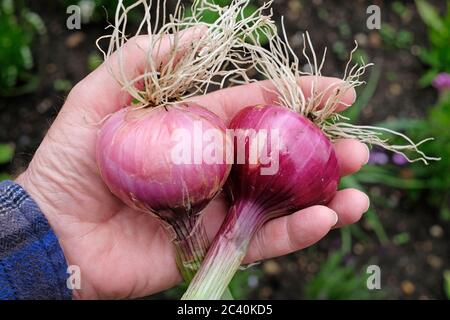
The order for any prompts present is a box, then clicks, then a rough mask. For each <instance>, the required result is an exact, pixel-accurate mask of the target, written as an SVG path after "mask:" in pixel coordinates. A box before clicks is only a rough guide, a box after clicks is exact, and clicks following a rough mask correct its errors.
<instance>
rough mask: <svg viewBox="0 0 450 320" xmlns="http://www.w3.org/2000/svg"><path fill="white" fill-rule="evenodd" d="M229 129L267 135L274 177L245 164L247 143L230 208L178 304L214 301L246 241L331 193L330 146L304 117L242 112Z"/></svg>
mask: <svg viewBox="0 0 450 320" xmlns="http://www.w3.org/2000/svg"><path fill="white" fill-rule="evenodd" d="M230 128H231V129H234V130H235V132H237V130H239V129H244V130H251V129H253V130H255V131H256V132H268V137H267V143H266V147H267V154H268V155H270V158H271V160H275V161H276V160H277V161H278V172H275V173H274V174H272V175H263V174H261V172H262V171H261V169H262V168H263V165H262V164H261V163H260V162H258V163H257V164H256V165H255V164H252V163H251V159H250V158H249V155H250V145H251V140H252V139H247V140H246V143H245V151H246V152H245V163H244V164H239V161H238V159H237V158H239V154H238V155H237V158H236V159H235V160H236V161H237V164H235V165H234V166H233V169H232V171H231V175H230V181H229V183H228V186H229V189H230V195H231V199H232V206H231V208H230V211H229V213H228V215H227V217H226V220H225V222H224V224H223V225H222V228H221V230H220V231H219V233H218V235H219V236H218V237H216V238H215V240H214V242H213V244H212V245H211V248H210V249H209V251H208V254H207V256H206V258H205V261H204V265H203V266H202V268H201V269H200V271H199V272H198V273H197V275H196V276H195V278H194V280H193V282H192V283H191V285H190V287H189V288H188V290H187V291H186V293H185V295H184V296H183V298H184V299H218V298H220V296H221V295H222V293H223V292H224V290H225V288H226V287H227V286H228V283H229V282H230V281H231V279H232V277H233V275H234V273H235V272H236V271H237V269H238V268H239V266H240V265H241V262H242V260H243V258H244V256H245V254H246V251H247V246H248V244H249V242H250V240H251V238H252V237H253V235H254V234H255V233H256V232H257V231H258V229H259V228H260V227H261V226H262V225H263V224H264V223H265V222H266V221H268V220H269V219H273V218H276V217H279V216H282V215H287V214H290V213H293V212H295V211H298V210H300V209H303V208H306V207H309V206H312V205H321V204H327V203H328V202H329V201H330V200H331V199H332V198H333V196H334V195H335V193H336V190H337V186H338V182H339V167H338V162H337V158H336V155H335V152H334V149H333V146H332V144H331V142H330V140H329V139H328V138H327V137H326V136H325V135H324V134H323V132H322V131H321V130H320V129H319V128H318V127H317V126H316V125H315V124H314V123H312V122H311V121H309V120H308V119H307V118H305V117H303V116H301V115H300V114H298V113H296V112H294V111H292V110H290V109H288V108H283V107H277V106H257V107H248V108H245V109H244V110H242V111H241V112H240V113H238V114H237V115H236V116H235V118H234V119H233V120H232V122H231V124H230ZM247 132H248V131H247ZM273 139H275V140H278V143H277V146H276V148H274V147H273V145H274V144H273V143H269V140H273ZM236 141H238V139H237V140H235V150H236V151H238V150H239V146H238V145H237V142H236ZM271 142H273V141H271Z"/></svg>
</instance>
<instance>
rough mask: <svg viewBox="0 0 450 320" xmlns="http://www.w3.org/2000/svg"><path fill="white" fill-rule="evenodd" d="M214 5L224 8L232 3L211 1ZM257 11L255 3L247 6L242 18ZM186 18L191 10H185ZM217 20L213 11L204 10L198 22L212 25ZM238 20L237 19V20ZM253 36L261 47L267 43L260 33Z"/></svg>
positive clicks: (190, 13)
mask: <svg viewBox="0 0 450 320" xmlns="http://www.w3.org/2000/svg"><path fill="white" fill-rule="evenodd" d="M212 1H213V2H214V3H215V4H217V5H218V6H221V7H226V6H228V5H230V4H231V3H232V0H212ZM191 2H192V1H191ZM256 10H258V4H257V2H256V1H255V4H249V5H248V6H246V7H244V8H243V10H242V16H243V17H244V18H247V17H250V16H251V15H252V14H254V13H255V12H256ZM186 16H188V17H189V16H192V8H189V7H188V8H186ZM217 19H219V14H218V13H217V12H215V11H211V10H205V11H204V12H203V14H202V17H201V19H200V21H202V22H205V23H208V24H211V23H214V22H215V21H216V20H217ZM238 20H239V19H238ZM255 36H257V39H258V42H259V44H261V45H265V44H267V43H268V39H267V36H266V35H265V34H264V33H263V32H260V31H256V34H255Z"/></svg>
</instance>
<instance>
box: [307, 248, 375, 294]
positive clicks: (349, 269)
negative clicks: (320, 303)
mask: <svg viewBox="0 0 450 320" xmlns="http://www.w3.org/2000/svg"><path fill="white" fill-rule="evenodd" d="M345 258H346V253H345V252H344V251H343V250H340V251H336V252H334V253H332V254H331V255H330V256H329V257H328V259H327V260H326V262H325V263H324V264H322V266H321V268H320V270H319V272H318V273H317V274H316V275H315V277H314V278H313V279H312V280H311V281H309V282H308V283H307V284H306V285H305V288H304V294H305V298H306V299H331V300H351V299H358V300H368V299H377V298H378V299H379V298H381V297H382V293H381V292H380V291H379V290H369V289H368V288H367V278H368V276H369V274H367V273H366V272H364V270H362V272H360V273H359V272H358V271H357V270H356V268H355V266H354V265H352V264H351V263H345Z"/></svg>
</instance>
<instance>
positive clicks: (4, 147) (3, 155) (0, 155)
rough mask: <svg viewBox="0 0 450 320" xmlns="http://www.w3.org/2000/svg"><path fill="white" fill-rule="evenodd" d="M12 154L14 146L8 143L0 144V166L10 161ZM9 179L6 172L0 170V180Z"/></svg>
mask: <svg viewBox="0 0 450 320" xmlns="http://www.w3.org/2000/svg"><path fill="white" fill-rule="evenodd" d="M13 155H14V148H13V147H12V146H11V145H10V144H0V166H1V165H4V164H7V163H8V162H10V161H11V160H12V158H13ZM7 179H10V176H9V175H8V174H6V173H3V172H0V181H3V180H7Z"/></svg>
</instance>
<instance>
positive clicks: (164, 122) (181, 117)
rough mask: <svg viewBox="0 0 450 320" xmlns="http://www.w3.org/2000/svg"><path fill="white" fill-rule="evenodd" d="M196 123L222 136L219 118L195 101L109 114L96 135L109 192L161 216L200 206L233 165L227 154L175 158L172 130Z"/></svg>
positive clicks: (173, 216) (177, 214)
mask: <svg viewBox="0 0 450 320" xmlns="http://www.w3.org/2000/svg"><path fill="white" fill-rule="evenodd" d="M195 123H201V125H202V129H203V130H205V131H206V130H208V129H213V130H218V131H220V132H221V133H223V137H224V141H225V136H226V135H225V130H226V127H225V124H224V123H223V122H222V120H221V119H220V118H218V117H217V116H216V115H215V114H214V113H212V112H210V111H208V110H206V109H204V108H202V107H198V106H196V105H187V104H179V105H176V106H169V107H167V108H163V107H158V108H146V109H132V108H125V109H122V110H120V111H118V112H116V113H115V114H113V115H112V116H111V117H110V118H108V119H107V120H106V122H105V123H104V125H103V127H102V128H101V130H100V133H99V136H98V140H97V163H98V167H99V170H100V173H101V176H102V178H103V180H104V182H105V183H106V185H107V186H108V187H109V189H110V190H111V192H112V193H113V194H115V195H116V196H117V197H118V198H120V199H121V200H122V201H123V202H124V203H126V204H127V205H128V206H130V207H132V208H135V209H138V210H142V211H147V212H151V213H153V214H155V215H157V216H158V217H160V218H162V219H163V220H164V221H169V222H172V221H173V220H176V219H181V218H182V216H183V215H186V214H188V215H190V216H192V215H195V214H197V213H198V212H200V211H201V210H202V209H203V208H204V207H205V206H206V205H207V204H208V203H209V202H210V201H211V199H212V198H213V197H214V196H215V195H216V194H217V193H218V192H219V191H220V190H221V188H222V186H223V184H224V183H225V181H226V179H227V177H228V174H229V171H230V168H231V165H230V164H227V161H225V159H224V160H223V161H221V162H222V163H214V164H206V163H199V164H195V163H192V164H185V163H182V164H180V163H174V161H173V159H172V154H171V152H172V150H173V148H174V146H175V144H176V143H177V142H176V141H174V140H173V138H172V137H173V136H172V135H173V132H174V131H175V130H177V129H180V128H183V129H185V130H187V131H189V132H191V131H192V130H193V127H194V124H195ZM224 145H225V142H224ZM218 147H219V148H222V146H218ZM224 147H225V146H223V148H224ZM224 155H225V152H224ZM180 216H181V217H180Z"/></svg>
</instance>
